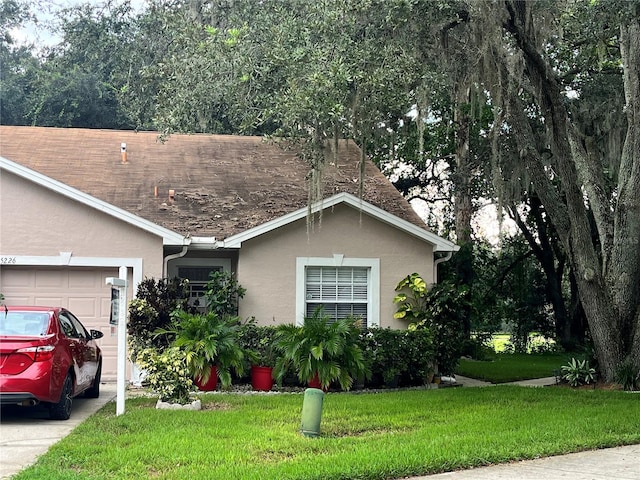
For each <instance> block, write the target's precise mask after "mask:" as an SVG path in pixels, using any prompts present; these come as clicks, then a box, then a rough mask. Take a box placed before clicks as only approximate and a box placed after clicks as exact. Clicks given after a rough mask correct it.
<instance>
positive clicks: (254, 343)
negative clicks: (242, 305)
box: [239, 319, 277, 367]
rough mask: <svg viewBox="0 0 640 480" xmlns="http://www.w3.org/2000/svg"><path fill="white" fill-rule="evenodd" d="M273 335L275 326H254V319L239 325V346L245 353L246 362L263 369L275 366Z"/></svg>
mask: <svg viewBox="0 0 640 480" xmlns="http://www.w3.org/2000/svg"><path fill="white" fill-rule="evenodd" d="M275 333H276V327H275V326H262V325H256V322H255V319H250V320H248V321H247V322H245V323H243V324H242V325H240V329H239V341H240V346H241V347H242V348H243V349H244V350H245V352H247V360H248V361H249V362H250V363H251V364H253V365H260V366H263V367H273V366H275V363H276V359H277V353H276V351H275V348H274V346H273V337H274V335H275Z"/></svg>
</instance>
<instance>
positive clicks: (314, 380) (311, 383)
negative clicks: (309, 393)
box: [307, 372, 329, 393]
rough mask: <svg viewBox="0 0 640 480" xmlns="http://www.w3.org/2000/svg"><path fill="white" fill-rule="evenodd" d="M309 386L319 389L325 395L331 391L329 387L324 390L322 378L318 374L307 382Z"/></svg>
mask: <svg viewBox="0 0 640 480" xmlns="http://www.w3.org/2000/svg"><path fill="white" fill-rule="evenodd" d="M307 385H309V388H317V389H319V390H322V391H323V392H325V393H326V392H328V391H329V387H326V388H322V383H320V378H319V377H318V373H317V372H316V374H315V375H314V376H313V378H312V379H311V380H309V381H308V382H307Z"/></svg>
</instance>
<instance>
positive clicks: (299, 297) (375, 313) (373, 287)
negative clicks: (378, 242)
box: [296, 254, 380, 327]
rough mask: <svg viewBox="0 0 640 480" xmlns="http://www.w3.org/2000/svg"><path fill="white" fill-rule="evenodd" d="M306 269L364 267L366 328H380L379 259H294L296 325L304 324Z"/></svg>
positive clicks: (341, 256) (339, 257)
mask: <svg viewBox="0 0 640 480" xmlns="http://www.w3.org/2000/svg"><path fill="white" fill-rule="evenodd" d="M306 267H365V268H368V269H369V275H367V278H368V283H367V327H379V326H380V259H379V258H349V257H345V256H344V255H342V254H334V255H333V257H297V258H296V325H302V324H303V323H304V317H305V312H306V299H305V287H306V281H307V279H306Z"/></svg>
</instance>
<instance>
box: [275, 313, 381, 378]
mask: <svg viewBox="0 0 640 480" xmlns="http://www.w3.org/2000/svg"><path fill="white" fill-rule="evenodd" d="M359 335H360V321H359V320H356V319H354V318H342V319H338V320H335V321H332V320H331V318H330V317H329V316H328V315H326V314H324V310H323V309H322V308H321V307H320V308H318V309H316V310H315V312H314V313H313V315H312V316H311V317H306V318H305V319H304V323H303V325H302V326H297V325H291V324H286V325H279V326H278V327H276V331H275V334H274V347H275V349H276V350H277V351H278V353H279V354H280V355H279V357H278V358H277V360H276V363H275V369H274V374H275V376H276V380H277V381H278V383H282V380H283V378H284V376H285V375H286V373H287V371H289V369H293V370H294V371H295V372H296V374H297V377H298V380H299V381H300V382H301V383H308V382H309V381H310V380H312V379H313V378H314V377H315V376H316V375H317V376H318V379H319V380H320V384H321V386H322V388H323V389H327V388H329V385H330V384H331V382H335V381H337V382H338V383H339V384H340V388H342V389H343V390H350V389H351V387H352V386H353V380H354V378H358V377H361V376H364V377H366V378H369V377H370V371H369V368H368V367H367V365H366V363H365V361H364V356H363V353H362V349H361V348H360V345H359V341H358V337H359Z"/></svg>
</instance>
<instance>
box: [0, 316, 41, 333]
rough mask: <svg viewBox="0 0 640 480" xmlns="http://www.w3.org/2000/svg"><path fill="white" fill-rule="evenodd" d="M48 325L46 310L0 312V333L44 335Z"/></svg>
mask: <svg viewBox="0 0 640 480" xmlns="http://www.w3.org/2000/svg"><path fill="white" fill-rule="evenodd" d="M48 325H49V314H48V313H46V312H0V335H28V336H38V335H44V334H45V333H47V326H48Z"/></svg>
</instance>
